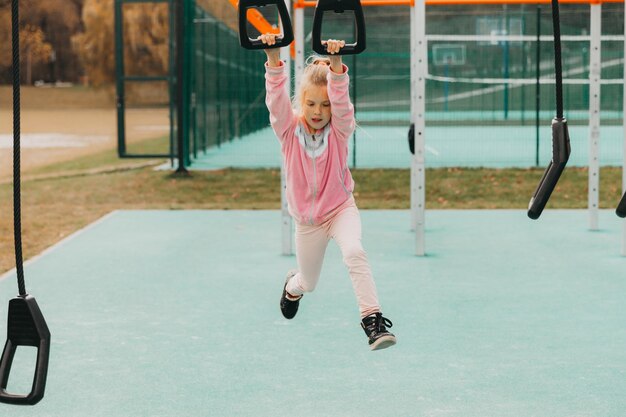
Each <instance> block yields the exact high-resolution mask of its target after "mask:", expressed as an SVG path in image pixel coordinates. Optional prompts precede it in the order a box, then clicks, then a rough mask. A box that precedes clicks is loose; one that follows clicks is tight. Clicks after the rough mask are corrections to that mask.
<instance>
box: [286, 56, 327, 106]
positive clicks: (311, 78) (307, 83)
mask: <svg viewBox="0 0 626 417" xmlns="http://www.w3.org/2000/svg"><path fill="white" fill-rule="evenodd" d="M320 62H325V63H326V65H320ZM329 71H330V59H328V58H326V57H323V56H317V55H311V56H310V57H308V58H307V60H306V66H305V67H304V71H302V79H301V80H300V86H299V87H298V91H297V92H296V95H295V97H294V98H293V101H292V103H293V106H294V107H295V108H296V109H298V110H300V111H301V110H302V108H303V107H304V93H305V92H306V91H307V90H308V89H309V88H311V87H326V85H327V83H328V82H327V78H326V76H327V75H328V72H329Z"/></svg>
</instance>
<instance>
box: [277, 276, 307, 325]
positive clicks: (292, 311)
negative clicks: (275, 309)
mask: <svg viewBox="0 0 626 417" xmlns="http://www.w3.org/2000/svg"><path fill="white" fill-rule="evenodd" d="M297 273H298V271H296V270H295V269H292V270H291V271H289V272H287V279H286V280H285V286H284V287H283V295H282V297H280V311H281V312H282V313H283V316H284V317H285V318H286V319H292V318H294V317H295V316H296V313H297V312H298V306H299V305H300V299H302V296H300V297H298V299H297V300H295V301H293V300H290V299H288V298H287V283H288V282H289V280H290V279H291V278H293V276H294V275H296V274H297Z"/></svg>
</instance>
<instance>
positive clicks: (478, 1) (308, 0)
mask: <svg viewBox="0 0 626 417" xmlns="http://www.w3.org/2000/svg"><path fill="white" fill-rule="evenodd" d="M559 3H561V4H565V3H569V4H602V3H624V0H559ZM500 4H551V0H426V5H427V6H452V5H454V6H463V5H500ZM316 5H317V1H314V0H296V1H295V2H294V5H293V7H294V8H296V9H299V8H305V7H315V6H316ZM361 6H415V0H361Z"/></svg>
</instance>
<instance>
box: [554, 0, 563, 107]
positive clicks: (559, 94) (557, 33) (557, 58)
mask: <svg viewBox="0 0 626 417" xmlns="http://www.w3.org/2000/svg"><path fill="white" fill-rule="evenodd" d="M560 22H561V19H560V17H559V2H558V0H552V27H553V32H554V72H555V74H556V118H557V119H562V118H563V70H562V67H561V23H560Z"/></svg>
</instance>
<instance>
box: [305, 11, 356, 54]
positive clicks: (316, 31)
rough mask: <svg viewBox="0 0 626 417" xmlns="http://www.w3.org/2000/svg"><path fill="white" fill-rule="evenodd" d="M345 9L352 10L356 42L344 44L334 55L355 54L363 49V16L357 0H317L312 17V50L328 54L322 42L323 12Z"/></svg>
mask: <svg viewBox="0 0 626 417" xmlns="http://www.w3.org/2000/svg"><path fill="white" fill-rule="evenodd" d="M346 10H349V11H353V12H354V18H355V22H356V42H355V43H349V44H346V46H344V47H343V48H341V49H340V50H339V52H338V53H337V54H335V55H355V54H360V53H361V52H363V51H364V50H365V46H366V42H365V17H364V16H363V8H362V7H361V2H360V1H359V0H318V1H317V5H316V6H315V15H314V17H313V50H314V51H315V52H317V53H318V54H320V55H328V50H327V49H326V45H324V44H322V24H323V20H324V12H328V11H332V12H334V13H344V12H345V11H346Z"/></svg>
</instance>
